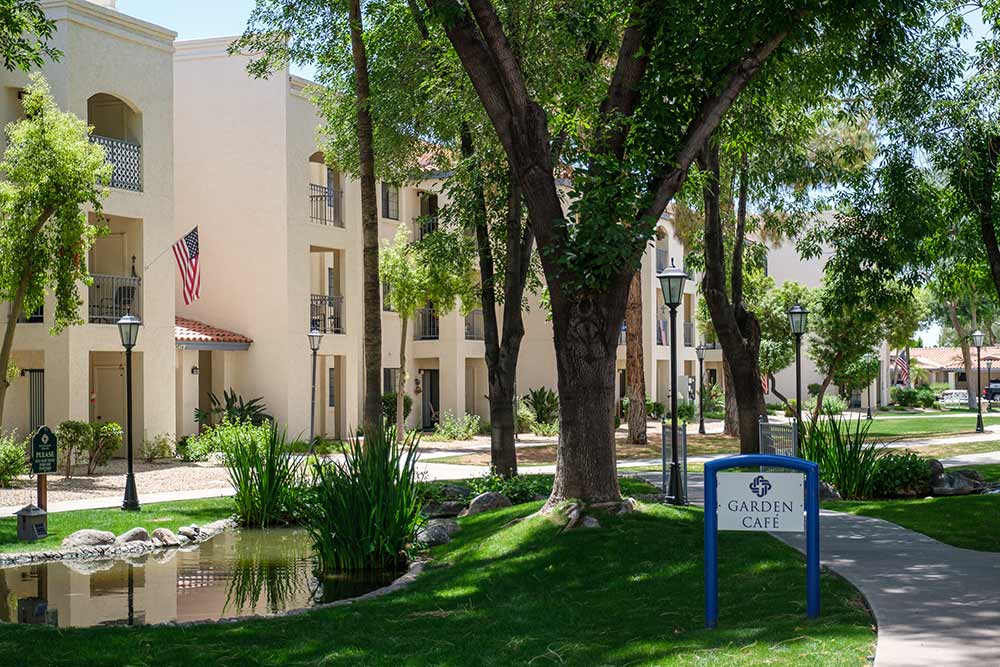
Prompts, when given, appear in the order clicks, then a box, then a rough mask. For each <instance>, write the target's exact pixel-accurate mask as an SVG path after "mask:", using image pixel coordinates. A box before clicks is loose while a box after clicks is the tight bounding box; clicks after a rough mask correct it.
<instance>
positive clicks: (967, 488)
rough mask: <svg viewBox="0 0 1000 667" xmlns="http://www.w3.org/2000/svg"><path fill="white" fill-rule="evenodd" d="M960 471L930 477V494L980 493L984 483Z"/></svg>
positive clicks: (984, 486)
mask: <svg viewBox="0 0 1000 667" xmlns="http://www.w3.org/2000/svg"><path fill="white" fill-rule="evenodd" d="M963 472H974V471H962V470H957V471H955V472H945V473H942V474H941V475H939V476H937V477H934V478H932V479H931V495H934V496H967V495H969V494H972V493H980V492H982V491H983V490H984V489H985V488H986V484H985V483H983V482H982V481H981V480H979V479H976V478H975V477H972V476H970V475H964V474H963Z"/></svg>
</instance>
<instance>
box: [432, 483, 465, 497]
mask: <svg viewBox="0 0 1000 667" xmlns="http://www.w3.org/2000/svg"><path fill="white" fill-rule="evenodd" d="M440 491H441V495H442V496H444V497H445V498H447V499H449V500H461V499H462V498H468V497H469V496H470V495H471V494H472V489H470V488H469V487H467V486H465V485H464V484H443V485H442V486H441V489H440Z"/></svg>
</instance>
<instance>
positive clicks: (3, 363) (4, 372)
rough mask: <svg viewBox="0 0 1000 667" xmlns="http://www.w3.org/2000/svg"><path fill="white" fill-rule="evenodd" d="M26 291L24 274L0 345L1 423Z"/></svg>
mask: <svg viewBox="0 0 1000 667" xmlns="http://www.w3.org/2000/svg"><path fill="white" fill-rule="evenodd" d="M27 292H28V280H27V276H25V277H24V278H23V279H22V280H21V283H20V284H19V285H18V286H17V291H16V292H14V300H13V301H11V302H10V308H9V312H8V314H7V324H6V325H5V326H4V332H3V345H2V346H0V424H3V408H4V404H5V402H6V398H7V388H8V387H10V380H9V379H8V375H9V371H10V358H11V355H12V354H13V352H14V332H15V330H16V329H17V320H18V318H20V317H21V312H22V311H23V310H24V297H25V294H27Z"/></svg>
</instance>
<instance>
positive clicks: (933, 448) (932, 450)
mask: <svg viewBox="0 0 1000 667" xmlns="http://www.w3.org/2000/svg"><path fill="white" fill-rule="evenodd" d="M905 444H906V443H900V446H905ZM909 451H911V452H913V453H914V454H916V455H917V456H922V457H924V458H927V459H946V458H949V457H952V456H959V455H961V454H982V453H984V452H997V451H1000V440H987V441H985V442H956V443H952V444H947V445H921V446H919V447H910V448H909Z"/></svg>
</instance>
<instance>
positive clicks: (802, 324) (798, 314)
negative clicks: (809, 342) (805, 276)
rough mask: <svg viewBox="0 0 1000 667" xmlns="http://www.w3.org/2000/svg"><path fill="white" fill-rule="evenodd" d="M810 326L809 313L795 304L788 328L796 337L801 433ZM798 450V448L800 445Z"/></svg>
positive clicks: (798, 422)
mask: <svg viewBox="0 0 1000 667" xmlns="http://www.w3.org/2000/svg"><path fill="white" fill-rule="evenodd" d="M808 325H809V311H808V310H806V309H805V308H803V307H802V305H801V304H798V303H797V304H795V305H794V306H792V307H791V308H789V309H788V326H789V327H790V328H791V330H792V335H793V336H795V421H796V424H797V428H798V430H799V431H801V430H802V336H803V335H804V334H805V332H806V328H807V327H808ZM795 444H796V449H797V448H798V443H795Z"/></svg>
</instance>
